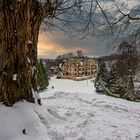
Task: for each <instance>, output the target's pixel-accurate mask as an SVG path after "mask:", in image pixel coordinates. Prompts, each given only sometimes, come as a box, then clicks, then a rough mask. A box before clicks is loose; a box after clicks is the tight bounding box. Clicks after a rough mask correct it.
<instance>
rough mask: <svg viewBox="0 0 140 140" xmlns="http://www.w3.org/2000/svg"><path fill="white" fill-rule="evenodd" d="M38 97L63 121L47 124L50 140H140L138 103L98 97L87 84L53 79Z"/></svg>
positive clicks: (103, 96)
mask: <svg viewBox="0 0 140 140" xmlns="http://www.w3.org/2000/svg"><path fill="white" fill-rule="evenodd" d="M52 86H54V89H51V87H52ZM41 97H42V98H43V103H44V104H45V105H47V106H48V107H49V108H54V110H56V111H57V112H58V114H60V115H61V116H63V117H64V118H65V119H64V122H63V123H62V124H59V123H58V124H56V125H54V124H53V125H52V124H49V128H50V129H49V130H48V131H49V135H50V137H51V139H52V140H140V103H134V102H130V101H126V100H122V99H116V98H113V97H109V96H105V95H98V94H96V93H95V89H94V86H93V83H92V82H91V81H90V80H88V81H87V80H86V81H81V82H77V81H72V80H61V79H55V78H52V79H51V81H50V86H49V88H48V91H46V92H44V93H42V94H41Z"/></svg>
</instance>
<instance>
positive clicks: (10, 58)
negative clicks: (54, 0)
mask: <svg viewBox="0 0 140 140" xmlns="http://www.w3.org/2000/svg"><path fill="white" fill-rule="evenodd" d="M42 15H43V9H42V8H41V5H40V4H39V3H38V2H37V1H36V0H21V1H19V0H0V102H3V103H4V104H6V105H8V106H11V105H12V104H14V103H15V102H17V101H19V100H22V99H25V100H27V101H29V102H34V101H35V100H34V97H33V92H34V91H37V88H36V62H37V61H36V60H37V41H38V34H39V27H40V25H41V21H42V19H43V16H42Z"/></svg>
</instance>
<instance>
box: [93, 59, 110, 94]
mask: <svg viewBox="0 0 140 140" xmlns="http://www.w3.org/2000/svg"><path fill="white" fill-rule="evenodd" d="M108 79H109V74H108V70H107V68H106V64H105V62H104V61H101V62H100V63H99V70H98V73H97V77H96V79H95V88H96V91H97V92H104V91H105V89H106V87H107V83H108Z"/></svg>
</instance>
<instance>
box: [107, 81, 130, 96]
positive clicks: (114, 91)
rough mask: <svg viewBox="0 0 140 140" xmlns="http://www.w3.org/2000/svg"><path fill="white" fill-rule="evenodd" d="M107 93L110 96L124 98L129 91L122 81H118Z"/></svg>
mask: <svg viewBox="0 0 140 140" xmlns="http://www.w3.org/2000/svg"><path fill="white" fill-rule="evenodd" d="M107 93H108V95H110V96H114V97H117V98H124V96H125V95H126V93H127V91H126V88H125V86H124V84H123V83H122V82H120V81H117V82H116V83H114V84H111V86H110V87H109V90H108V92H107Z"/></svg>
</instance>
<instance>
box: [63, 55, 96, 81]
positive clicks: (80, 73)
mask: <svg viewBox="0 0 140 140" xmlns="http://www.w3.org/2000/svg"><path fill="white" fill-rule="evenodd" d="M97 70H98V62H97V61H96V60H95V59H93V58H88V57H82V58H73V59H70V60H67V61H65V62H64V64H63V66H62V78H66V79H75V78H78V77H79V78H80V77H94V76H95V75H96V73H97Z"/></svg>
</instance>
